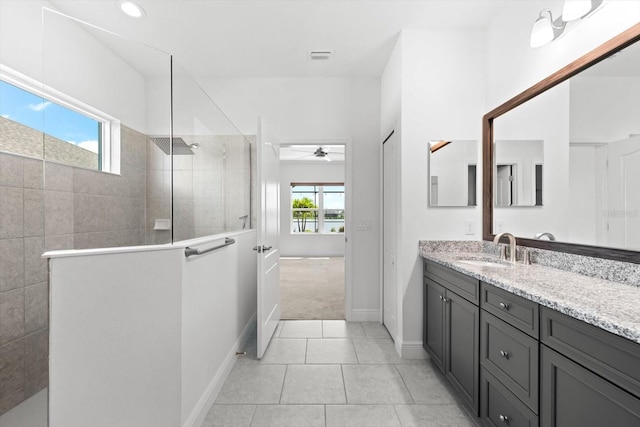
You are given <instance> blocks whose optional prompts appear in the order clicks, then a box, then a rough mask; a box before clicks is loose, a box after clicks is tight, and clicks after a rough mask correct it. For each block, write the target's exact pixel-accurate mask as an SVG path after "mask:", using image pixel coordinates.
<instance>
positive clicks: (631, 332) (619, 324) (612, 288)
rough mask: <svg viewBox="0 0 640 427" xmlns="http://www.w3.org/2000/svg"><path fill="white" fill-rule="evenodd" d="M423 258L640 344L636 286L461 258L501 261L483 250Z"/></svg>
mask: <svg viewBox="0 0 640 427" xmlns="http://www.w3.org/2000/svg"><path fill="white" fill-rule="evenodd" d="M420 254H421V255H422V257H423V258H425V259H428V260H431V261H434V262H436V263H438V264H441V265H444V266H446V267H449V268H452V269H454V270H456V271H459V272H461V273H464V274H466V275H469V276H472V277H475V278H476V279H479V280H482V281H484V282H486V283H490V284H492V285H494V286H496V287H498V288H501V289H504V290H506V291H509V292H511V293H513V294H515V295H519V296H521V297H524V298H526V299H528V300H531V301H534V302H537V303H539V304H541V305H543V306H545V307H549V308H552V309H554V310H557V311H559V312H561V313H564V314H566V315H568V316H571V317H573V318H576V319H579V320H582V321H584V322H586V323H590V324H592V325H595V326H597V327H599V328H602V329H604V330H606V331H609V332H612V333H614V334H616V335H619V336H621V337H624V338H627V339H629V340H631V341H635V342H637V343H640V287H637V286H632V285H629V284H624V283H618V282H612V281H608V280H603V279H598V278H594V277H589V276H585V275H582V274H577V273H573V272H570V271H565V270H559V269H556V268H551V267H545V266H542V265H538V264H532V265H523V264H521V263H519V264H512V263H508V262H504V261H502V263H503V264H505V265H506V267H505V268H496V267H492V266H481V265H471V264H467V263H464V262H461V261H463V260H465V259H467V260H468V259H471V260H492V261H497V262H501V261H499V260H498V257H497V256H495V255H493V254H488V253H483V252H476V251H473V252H460V251H454V252H434V251H428V250H425V249H424V248H423V249H422V250H421V252H420Z"/></svg>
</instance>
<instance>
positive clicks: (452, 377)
mask: <svg viewBox="0 0 640 427" xmlns="http://www.w3.org/2000/svg"><path fill="white" fill-rule="evenodd" d="M445 318H446V320H445V349H446V350H445V355H446V359H445V374H446V375H447V377H448V378H449V381H451V382H452V383H453V385H454V386H455V387H456V388H457V389H458V391H459V392H460V393H461V394H462V397H463V399H464V400H465V401H466V403H467V404H468V405H469V406H470V407H471V409H472V410H473V411H474V414H475V415H478V407H479V400H478V387H479V386H478V384H479V372H478V369H479V366H478V364H479V361H478V354H479V348H480V342H479V334H480V309H479V308H478V307H477V306H476V305H473V304H471V303H470V302H469V301H467V300H465V299H464V298H462V297H460V296H458V295H456V294H454V293H453V292H448V291H447V293H446V295H445Z"/></svg>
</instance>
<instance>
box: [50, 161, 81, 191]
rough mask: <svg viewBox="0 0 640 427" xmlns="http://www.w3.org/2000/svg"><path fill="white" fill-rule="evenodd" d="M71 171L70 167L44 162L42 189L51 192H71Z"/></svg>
mask: <svg viewBox="0 0 640 427" xmlns="http://www.w3.org/2000/svg"><path fill="white" fill-rule="evenodd" d="M73 170H74V168H73V167H71V166H66V165H61V164H58V163H51V162H46V163H45V166H44V187H45V189H46V190H53V191H73Z"/></svg>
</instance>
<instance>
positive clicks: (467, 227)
mask: <svg viewBox="0 0 640 427" xmlns="http://www.w3.org/2000/svg"><path fill="white" fill-rule="evenodd" d="M464 234H466V235H467V236H472V235H474V234H476V224H475V221H474V220H472V219H465V220H464Z"/></svg>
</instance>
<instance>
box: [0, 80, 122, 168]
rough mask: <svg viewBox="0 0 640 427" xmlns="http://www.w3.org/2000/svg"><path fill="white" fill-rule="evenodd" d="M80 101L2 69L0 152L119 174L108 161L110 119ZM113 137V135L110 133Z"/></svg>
mask: <svg viewBox="0 0 640 427" xmlns="http://www.w3.org/2000/svg"><path fill="white" fill-rule="evenodd" d="M90 110H93V109H92V108H90V107H88V106H84V105H82V104H81V103H80V102H79V101H76V100H73V99H71V98H69V97H67V96H64V95H62V94H59V93H55V91H53V90H46V91H45V90H43V89H42V85H41V84H39V83H37V82H34V81H33V80H31V79H29V78H27V77H25V76H22V75H20V74H19V73H16V72H13V71H10V70H9V69H8V68H6V67H2V69H1V70H0V130H1V132H0V151H4V152H9V153H13V154H19V155H23V156H28V157H34V158H39V159H45V160H49V161H54V162H58V163H64V164H68V165H71V166H78V167H82V168H87V169H94V170H100V171H106V172H118V171H117V170H116V167H115V164H114V162H112V161H111V156H110V153H111V152H112V151H113V150H112V148H111V145H112V144H113V143H114V141H115V139H116V138H114V137H112V133H114V132H112V130H115V128H116V126H112V122H113V121H112V120H110V119H109V118H106V117H104V116H101V115H100V113H98V112H96V111H90ZM113 136H115V135H113Z"/></svg>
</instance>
